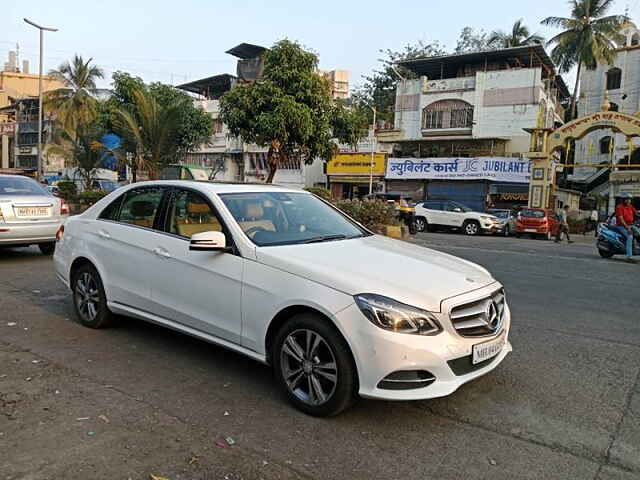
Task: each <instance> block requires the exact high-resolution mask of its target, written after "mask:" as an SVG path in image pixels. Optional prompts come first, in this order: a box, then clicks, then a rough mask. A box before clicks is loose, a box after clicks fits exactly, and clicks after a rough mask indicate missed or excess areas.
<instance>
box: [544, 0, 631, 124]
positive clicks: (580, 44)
mask: <svg viewBox="0 0 640 480" xmlns="http://www.w3.org/2000/svg"><path fill="white" fill-rule="evenodd" d="M570 4H571V16H569V17H547V18H545V19H544V20H543V21H542V24H543V25H548V26H551V27H557V28H561V29H563V31H562V32H560V33H559V34H557V35H556V36H555V37H553V38H552V39H551V40H549V42H547V45H553V46H554V47H553V50H552V51H551V58H552V59H553V61H554V62H555V64H556V65H558V68H559V69H560V71H561V72H568V71H569V70H571V69H572V68H573V67H575V66H577V67H578V71H577V75H576V83H575V87H574V89H573V95H572V97H571V109H570V112H571V115H572V116H573V117H575V115H576V111H575V110H576V108H575V107H576V96H577V94H578V85H579V82H580V71H581V69H582V66H585V67H587V68H588V69H595V68H596V67H597V66H598V63H611V62H613V60H614V59H615V56H616V47H617V46H618V45H622V44H623V42H624V38H623V37H622V35H621V34H620V28H621V27H622V25H623V23H624V22H625V21H626V20H627V19H626V17H625V16H624V15H608V13H609V10H610V9H611V6H612V4H613V0H573V1H572V2H570Z"/></svg>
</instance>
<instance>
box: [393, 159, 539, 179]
mask: <svg viewBox="0 0 640 480" xmlns="http://www.w3.org/2000/svg"><path fill="white" fill-rule="evenodd" d="M386 178H388V179H394V180H402V179H406V180H416V179H421V180H493V181H495V182H514V183H529V179H530V178H531V163H530V161H529V160H528V159H520V158H506V157H477V158H389V160H388V161H387V175H386Z"/></svg>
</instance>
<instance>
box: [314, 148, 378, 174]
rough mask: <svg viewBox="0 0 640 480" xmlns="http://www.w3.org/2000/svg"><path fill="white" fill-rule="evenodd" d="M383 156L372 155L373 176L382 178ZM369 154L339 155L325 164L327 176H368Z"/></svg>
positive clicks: (369, 169) (369, 167)
mask: <svg viewBox="0 0 640 480" xmlns="http://www.w3.org/2000/svg"><path fill="white" fill-rule="evenodd" d="M385 167H386V165H385V154H384V153H376V154H374V155H373V175H376V176H384V174H385ZM370 172H371V153H339V154H338V155H336V156H335V157H333V158H332V159H331V160H329V161H328V162H327V175H369V174H370Z"/></svg>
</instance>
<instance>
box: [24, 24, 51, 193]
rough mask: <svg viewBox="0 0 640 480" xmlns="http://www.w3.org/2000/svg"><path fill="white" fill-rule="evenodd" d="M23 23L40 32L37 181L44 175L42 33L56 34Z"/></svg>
mask: <svg viewBox="0 0 640 480" xmlns="http://www.w3.org/2000/svg"><path fill="white" fill-rule="evenodd" d="M24 21H25V22H26V23H28V24H29V25H31V26H32V27H36V28H37V29H38V30H40V68H39V70H38V156H37V162H38V163H37V178H38V180H40V179H42V175H43V173H44V169H43V164H42V46H43V45H42V44H43V41H44V32H45V31H47V32H57V31H58V29H57V28H51V27H43V26H41V25H38V24H37V23H34V22H32V21H31V20H29V19H28V18H25V19H24Z"/></svg>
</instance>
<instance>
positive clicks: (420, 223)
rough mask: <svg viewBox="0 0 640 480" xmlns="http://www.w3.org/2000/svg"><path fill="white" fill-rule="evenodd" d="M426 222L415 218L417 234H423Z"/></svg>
mask: <svg viewBox="0 0 640 480" xmlns="http://www.w3.org/2000/svg"><path fill="white" fill-rule="evenodd" d="M426 223H427V222H426V221H425V220H424V218H416V228H417V229H418V231H419V232H424V231H425V228H426Z"/></svg>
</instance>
